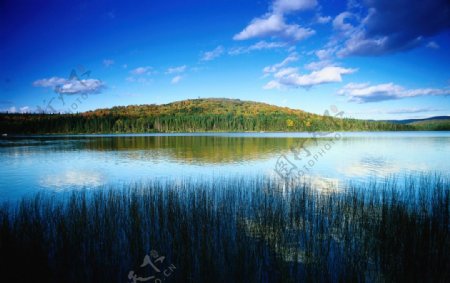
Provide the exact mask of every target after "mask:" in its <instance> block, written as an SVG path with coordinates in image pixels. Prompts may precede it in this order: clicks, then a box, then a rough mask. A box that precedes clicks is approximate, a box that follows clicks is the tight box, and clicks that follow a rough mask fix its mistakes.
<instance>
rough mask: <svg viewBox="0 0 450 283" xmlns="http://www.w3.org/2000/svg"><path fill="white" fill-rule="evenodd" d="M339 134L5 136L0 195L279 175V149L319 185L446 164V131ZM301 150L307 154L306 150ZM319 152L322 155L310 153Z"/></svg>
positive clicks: (444, 169)
mask: <svg viewBox="0 0 450 283" xmlns="http://www.w3.org/2000/svg"><path fill="white" fill-rule="evenodd" d="M341 135H342V138H340V139H339V140H337V139H334V140H333V139H332V138H329V137H325V138H319V139H317V140H315V139H311V138H310V137H309V136H308V135H305V134H295V133H293V134H274V133H267V134H266V133H264V134H256V133H253V134H236V133H233V134H227V133H222V134H217V135H212V134H200V135H195V134H189V135H179V134H178V135H148V136H145V135H137V136H133V135H124V136H95V135H90V136H34V137H8V138H2V139H0V161H1V163H0V176H1V178H0V198H3V199H5V198H14V197H17V196H20V195H23V194H25V193H26V192H34V191H36V190H39V189H46V190H47V189H49V188H53V189H55V190H59V189H65V188H74V187H97V186H100V185H117V184H126V183H134V182H140V181H146V180H149V179H153V178H163V179H178V178H181V179H182V178H193V179H195V178H198V179H204V178H211V177H214V178H217V177H227V176H229V175H233V176H235V175H239V176H243V177H248V176H252V175H271V176H276V174H275V173H274V168H275V165H276V162H277V160H278V158H279V157H280V156H281V155H284V156H285V157H286V158H287V159H289V161H290V162H292V164H293V165H294V166H296V167H297V168H299V169H301V168H303V169H302V170H303V171H304V173H305V174H304V177H307V178H309V179H310V180H311V182H312V183H314V184H315V187H317V188H318V189H319V190H322V191H324V192H326V191H329V190H334V189H333V188H338V187H340V186H341V185H342V184H345V182H346V181H348V180H352V181H367V180H369V179H372V178H384V177H387V176H389V175H391V174H400V175H401V174H405V175H408V174H409V175H410V174H420V172H423V171H433V172H441V173H444V174H447V173H448V172H449V171H450V170H449V169H450V166H449V165H448V162H447V160H446V159H447V157H448V156H450V134H449V133H435V132H428V133H424V132H414V133H398V132H397V133H341ZM332 142H333V143H332ZM331 143H332V146H331V147H327V148H325V145H326V144H331ZM305 149H307V150H308V151H310V153H311V154H310V155H307V154H305V153H306V151H305ZM317 152H323V154H322V155H321V156H320V158H316V159H315V158H314V155H315V154H317ZM308 164H309V165H308ZM311 164H313V165H311ZM305 166H307V168H305Z"/></svg>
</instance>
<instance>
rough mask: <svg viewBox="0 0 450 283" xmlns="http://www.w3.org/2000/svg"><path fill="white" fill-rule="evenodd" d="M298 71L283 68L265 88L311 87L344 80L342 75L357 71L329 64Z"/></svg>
mask: <svg viewBox="0 0 450 283" xmlns="http://www.w3.org/2000/svg"><path fill="white" fill-rule="evenodd" d="M296 71H297V70H295V68H286V69H281V70H280V71H278V72H277V73H276V74H275V75H274V77H275V80H273V81H271V82H269V83H268V84H266V86H265V87H264V88H266V89H267V88H269V87H270V86H278V87H280V86H284V87H304V88H309V87H312V86H315V85H319V84H325V83H335V82H342V75H347V74H352V73H354V72H356V69H346V68H341V67H334V66H329V67H325V68H323V69H321V70H318V71H314V72H311V73H310V74H305V75H302V74H299V73H298V72H296ZM275 82H277V83H278V84H277V83H275Z"/></svg>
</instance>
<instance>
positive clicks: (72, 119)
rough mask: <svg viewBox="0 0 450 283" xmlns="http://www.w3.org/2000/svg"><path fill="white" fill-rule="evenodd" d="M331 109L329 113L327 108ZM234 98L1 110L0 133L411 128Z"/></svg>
mask: <svg viewBox="0 0 450 283" xmlns="http://www.w3.org/2000/svg"><path fill="white" fill-rule="evenodd" d="M331 112H333V111H331ZM341 114H343V113H339V112H338V111H337V110H336V109H335V113H330V115H331V116H337V117H331V116H322V115H317V114H311V113H308V112H304V111H301V110H294V109H290V108H287V107H279V106H274V105H270V104H266V103H260V102H253V101H242V100H239V99H225V98H220V99H219V98H209V99H189V100H183V101H177V102H173V103H168V104H163V105H155V104H150V105H130V106H120V107H113V108H108V109H98V110H95V111H88V112H83V113H77V114H1V115H0V132H1V133H14V134H42V133H61V134H65V133H146V132H206V131H217V132H225V131H231V132H242V131H379V130H388V131H395V130H414V127H413V126H410V125H401V124H394V123H389V122H375V121H366V120H355V119H346V118H340V117H341V116H342V115H341Z"/></svg>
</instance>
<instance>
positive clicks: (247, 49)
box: [228, 40, 287, 55]
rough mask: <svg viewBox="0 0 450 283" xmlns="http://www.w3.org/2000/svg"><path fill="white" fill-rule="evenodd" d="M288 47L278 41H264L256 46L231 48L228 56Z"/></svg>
mask: <svg viewBox="0 0 450 283" xmlns="http://www.w3.org/2000/svg"><path fill="white" fill-rule="evenodd" d="M286 46H287V43H285V42H277V41H272V42H267V41H264V40H262V41H258V42H257V43H255V44H252V45H250V46H248V47H235V48H231V49H230V50H229V51H228V54H230V55H239V54H244V53H249V52H251V51H259V50H268V49H277V48H283V47H286Z"/></svg>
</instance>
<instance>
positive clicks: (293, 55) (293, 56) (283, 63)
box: [263, 53, 298, 74]
mask: <svg viewBox="0 0 450 283" xmlns="http://www.w3.org/2000/svg"><path fill="white" fill-rule="evenodd" d="M297 60H298V56H297V53H291V54H289V56H288V57H286V58H285V59H284V60H283V61H281V62H280V63H277V64H274V65H271V66H267V67H265V68H264V69H263V72H264V74H269V73H275V72H277V71H278V70H279V69H280V68H282V67H284V66H286V65H287V64H289V63H291V62H295V61H297Z"/></svg>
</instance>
